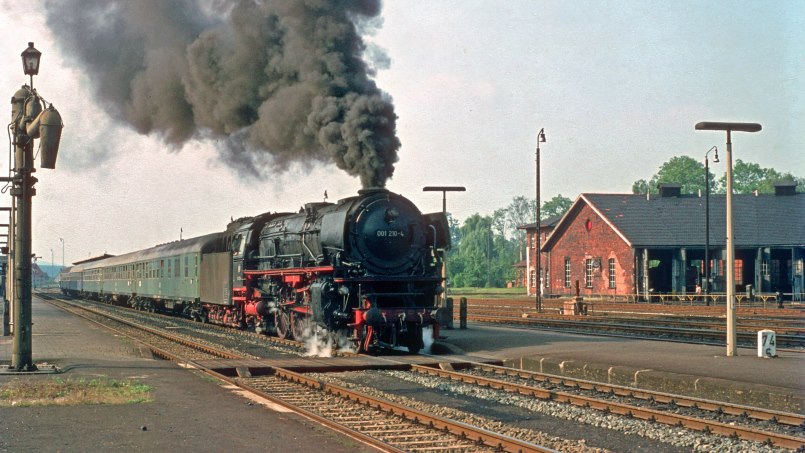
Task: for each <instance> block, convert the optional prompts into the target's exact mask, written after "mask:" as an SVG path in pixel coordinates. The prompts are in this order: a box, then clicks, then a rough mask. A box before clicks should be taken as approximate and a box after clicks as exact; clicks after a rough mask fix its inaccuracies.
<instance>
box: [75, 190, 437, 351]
mask: <svg viewBox="0 0 805 453" xmlns="http://www.w3.org/2000/svg"><path fill="white" fill-rule="evenodd" d="M449 237H450V236H449V231H448V226H447V219H446V218H445V216H444V214H443V213H441V212H439V213H433V214H422V213H421V212H420V210H419V209H418V208H417V207H416V206H415V205H414V204H413V203H412V202H411V201H409V200H408V199H406V198H405V197H403V196H401V195H397V194H394V193H391V192H389V191H388V190H385V189H364V190H361V191H360V192H359V193H358V195H357V196H354V197H350V198H345V199H342V200H339V201H338V202H337V203H308V204H306V205H304V206H303V207H302V208H301V209H300V210H299V212H297V213H265V214H261V215H258V216H255V217H247V218H242V219H238V220H235V221H233V222H231V223H230V224H229V225H228V226H227V229H226V231H224V232H221V233H214V234H211V235H206V236H202V237H199V238H193V239H187V240H184V241H177V242H173V243H170V244H163V245H160V246H157V247H153V248H151V249H146V250H143V251H139V252H134V253H130V254H127V255H121V256H117V257H110V258H105V259H102V260H97V261H92V262H86V263H77V265H76V266H73V267H72V268H71V269H69V270H68V271H67V272H65V273H64V274H63V276H62V289H63V291H65V292H68V293H78V294H82V295H89V296H93V297H96V298H99V299H102V300H108V301H117V302H124V303H127V304H128V305H130V306H133V307H136V308H143V309H149V310H170V311H173V312H176V313H181V314H184V315H186V316H189V317H192V318H194V319H196V320H199V321H203V322H208V321H209V322H215V323H218V324H224V325H230V326H234V327H240V328H244V327H247V326H248V327H253V328H255V329H256V330H258V331H263V332H266V333H270V334H276V335H278V336H280V337H291V338H294V339H296V340H299V341H304V340H306V339H308V338H310V337H311V336H319V337H323V336H324V337H336V336H337V337H339V338H341V339H342V340H345V341H347V342H349V343H351V344H352V345H353V346H354V349H356V350H359V351H369V350H377V349H381V348H391V347H404V348H407V349H408V351H410V352H412V353H416V352H418V351H419V350H420V349H421V348H422V347H423V346H424V340H423V330H424V329H426V328H428V327H431V328H433V329H434V330H435V332H436V335H438V328H439V325H440V324H442V323H445V322H446V321H447V320H446V319H443V317H444V316H445V313H444V311H443V309H438V308H437V306H436V300H437V297H438V295H439V294H440V293H441V292H442V291H443V286H442V284H443V282H442V279H441V274H440V270H441V266H442V251H443V250H444V249H445V248H446V247H448V246H449Z"/></svg>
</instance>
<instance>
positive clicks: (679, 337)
mask: <svg viewBox="0 0 805 453" xmlns="http://www.w3.org/2000/svg"><path fill="white" fill-rule="evenodd" d="M467 320H468V321H474V322H481V323H489V324H506V325H518V326H526V327H540V328H552V329H561V330H563V331H569V332H574V333H592V334H598V335H600V334H611V335H630V336H640V337H641V338H653V339H657V338H661V339H664V340H673V341H695V342H700V343H706V344H719V345H720V344H724V338H725V335H726V334H725V331H724V330H717V329H704V328H683V327H667V326H664V325H662V323H656V324H644V323H643V324H625V323H611V322H607V321H598V320H589V319H586V318H582V319H550V318H548V319H546V318H532V317H527V318H524V317H522V316H519V317H515V316H476V315H472V314H470V315H468V316H467ZM737 335H738V343H739V344H740V345H742V346H747V347H752V346H754V345H755V344H756V342H757V332H746V331H744V332H738V333H737ZM783 348H790V350H791V351H792V352H793V351H800V350H801V349H802V348H805V336H802V335H786V334H782V335H779V334H778V335H777V349H783Z"/></svg>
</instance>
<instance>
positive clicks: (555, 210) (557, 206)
mask: <svg viewBox="0 0 805 453" xmlns="http://www.w3.org/2000/svg"><path fill="white" fill-rule="evenodd" d="M572 205H573V200H571V199H570V198H567V197H563V196H562V194H559V195H557V196H555V197H553V198H551V199H550V200H548V201H546V202H545V203H543V205H542V208H541V209H540V211H539V214H540V217H541V218H542V219H543V220H544V219H547V218H550V217H555V216H560V215H564V214H565V212H567V210H568V209H570V207H571V206H572Z"/></svg>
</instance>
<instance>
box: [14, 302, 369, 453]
mask: <svg viewBox="0 0 805 453" xmlns="http://www.w3.org/2000/svg"><path fill="white" fill-rule="evenodd" d="M33 322H34V326H33V358H34V362H36V363H42V362H48V363H51V364H55V365H57V366H58V367H59V368H60V369H61V370H62V371H63V372H62V373H61V374H60V375H56V376H55V377H58V378H60V379H86V380H91V379H93V378H97V377H101V376H105V377H109V378H113V379H121V380H122V379H128V380H136V381H139V382H142V383H145V384H147V385H149V386H151V387H152V388H153V389H154V390H153V392H152V393H153V395H154V401H153V402H151V403H140V404H127V405H93V406H69V407H60V406H48V407H12V408H8V407H0V452H15V453H16V452H39V451H60V452H87V451H105V452H132V451H198V452H220V451H238V452H264V451H272V450H280V449H281V450H283V451H287V450H288V449H289V448H290V449H291V450H294V451H327V452H330V451H333V452H338V453H349V452H355V451H358V452H369V451H375V450H372V449H369V448H367V447H366V446H365V445H363V444H359V443H356V442H355V441H353V440H352V439H349V438H347V437H345V436H342V435H339V434H336V433H333V432H331V431H329V430H326V429H324V428H323V427H322V426H320V425H318V424H315V423H312V422H310V421H308V420H306V419H303V418H301V417H299V416H297V415H295V414H292V413H289V412H287V411H285V410H282V409H280V408H278V407H276V406H266V405H263V404H262V403H264V402H263V401H260V400H252V399H247V398H245V397H243V396H240V395H239V394H238V391H237V389H235V388H229V387H226V386H223V385H221V384H220V383H218V382H216V381H213V380H212V379H208V378H205V377H204V376H201V375H194V374H193V373H194V372H192V371H190V370H186V369H183V368H180V367H178V366H177V365H175V364H174V363H172V362H168V361H164V360H155V359H153V358H152V357H151V355H150V353H147V352H146V351H140V349H139V348H138V347H137V346H134V345H133V344H132V343H130V342H129V341H128V340H126V339H124V338H120V337H117V336H115V335H114V334H111V333H110V332H109V331H107V330H105V329H103V328H102V327H100V326H97V325H96V324H94V323H91V322H89V321H86V320H84V319H83V318H79V317H77V316H74V315H71V314H69V313H67V312H65V311H63V310H61V309H59V308H56V307H55V306H53V305H51V304H48V303H47V302H44V301H41V300H38V299H36V298H34V302H33ZM11 352H12V338H11V337H0V364H9V363H10V360H11ZM53 378H54V376H53V375H50V376H42V375H25V376H19V375H16V376H14V375H12V376H8V375H6V376H0V384H1V383H5V382H8V381H10V380H13V379H53Z"/></svg>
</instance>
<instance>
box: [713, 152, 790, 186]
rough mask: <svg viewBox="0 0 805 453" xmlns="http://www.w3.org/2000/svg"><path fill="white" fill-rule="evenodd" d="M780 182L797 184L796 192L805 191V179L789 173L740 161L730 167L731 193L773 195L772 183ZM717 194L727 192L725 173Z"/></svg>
mask: <svg viewBox="0 0 805 453" xmlns="http://www.w3.org/2000/svg"><path fill="white" fill-rule="evenodd" d="M781 181H795V182H797V183H798V184H797V191H798V192H803V191H805V186H803V183H805V178H798V177H796V176H794V175H792V174H791V173H780V172H778V171H777V170H775V169H773V168H762V167H761V166H760V165H758V164H755V163H751V162H744V161H742V160H741V159H738V160H736V161H735V165H733V166H732V192H733V193H740V194H750V193H752V192H754V191H755V190H757V191H758V193H774V183H776V182H781ZM719 182H720V190H719V191H718V192H719V193H726V192H727V174H726V172H725V173H724V175H723V176H722V177H721V179H720V180H719Z"/></svg>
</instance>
